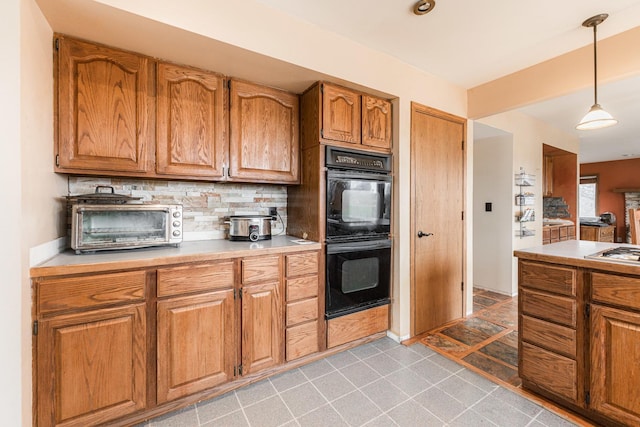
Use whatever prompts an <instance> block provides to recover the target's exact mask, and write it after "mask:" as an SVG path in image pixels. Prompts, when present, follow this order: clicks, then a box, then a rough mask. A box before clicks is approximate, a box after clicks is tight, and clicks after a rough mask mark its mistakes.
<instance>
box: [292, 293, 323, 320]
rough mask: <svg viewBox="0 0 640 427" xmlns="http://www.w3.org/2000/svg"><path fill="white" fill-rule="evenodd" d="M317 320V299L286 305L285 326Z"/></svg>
mask: <svg viewBox="0 0 640 427" xmlns="http://www.w3.org/2000/svg"><path fill="white" fill-rule="evenodd" d="M317 318H318V298H310V299H305V300H302V301H296V302H291V303H289V304H287V326H294V325H297V324H298V323H303V322H308V321H309V320H314V319H317Z"/></svg>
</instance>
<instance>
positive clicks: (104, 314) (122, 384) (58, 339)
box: [35, 304, 147, 426]
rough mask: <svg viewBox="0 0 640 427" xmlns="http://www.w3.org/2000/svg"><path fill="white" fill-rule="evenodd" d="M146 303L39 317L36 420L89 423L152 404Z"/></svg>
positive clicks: (46, 423)
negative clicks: (148, 389)
mask: <svg viewBox="0 0 640 427" xmlns="http://www.w3.org/2000/svg"><path fill="white" fill-rule="evenodd" d="M145 322H146V318H145V305H144V304H133V305H125V306H122V307H118V308H101V309H98V310H91V311H86V312H81V313H74V314H63V315H59V316H55V317H52V318H50V319H46V320H42V321H39V322H38V335H37V336H36V341H37V344H36V345H37V349H38V351H37V354H36V356H35V360H36V365H37V368H36V376H37V383H36V390H37V396H36V405H37V413H36V419H35V425H38V426H53V425H65V426H88V425H97V424H100V423H103V422H106V421H109V420H112V419H116V418H120V417H122V416H125V415H127V414H131V413H134V412H136V411H139V410H142V409H144V407H145V405H146V382H147V371H146V355H147V348H146V323H145Z"/></svg>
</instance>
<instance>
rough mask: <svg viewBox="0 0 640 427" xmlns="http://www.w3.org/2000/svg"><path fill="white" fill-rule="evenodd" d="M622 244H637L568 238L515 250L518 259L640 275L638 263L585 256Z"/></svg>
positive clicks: (514, 253)
mask: <svg viewBox="0 0 640 427" xmlns="http://www.w3.org/2000/svg"><path fill="white" fill-rule="evenodd" d="M620 246H636V247H637V245H628V244H624V243H603V242H592V241H586V240H568V241H564V242H559V243H552V244H550V245H542V246H536V247H532V248H527V249H518V250H514V251H513V255H514V256H515V257H517V258H518V259H523V260H528V261H540V262H548V263H553V264H562V265H569V266H573V267H581V268H588V269H592V270H600V271H610V272H615V273H622V274H632V275H640V263H639V264H638V265H633V264H628V263H623V262H611V261H604V260H602V261H601V260H596V259H589V258H585V256H587V255H591V254H594V253H596V252H599V251H602V250H606V249H611V248H616V247H620Z"/></svg>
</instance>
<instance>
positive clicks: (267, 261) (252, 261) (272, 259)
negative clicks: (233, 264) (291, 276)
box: [242, 256, 280, 285]
mask: <svg viewBox="0 0 640 427" xmlns="http://www.w3.org/2000/svg"><path fill="white" fill-rule="evenodd" d="M273 280H280V257H279V256H266V257H259V258H245V259H243V260H242V283H243V284H245V285H246V284H249V283H264V282H269V281H273Z"/></svg>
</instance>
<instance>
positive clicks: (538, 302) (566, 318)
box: [520, 289, 577, 328]
mask: <svg viewBox="0 0 640 427" xmlns="http://www.w3.org/2000/svg"><path fill="white" fill-rule="evenodd" d="M520 303H521V306H520V307H521V308H522V313H524V314H528V315H530V316H533V317H537V318H539V319H544V320H548V321H550V322H555V323H560V324H561V325H565V326H570V327H572V328H575V327H576V310H577V306H576V301H575V300H573V299H571V298H567V297H560V296H556V295H549V294H544V293H541V292H535V291H531V290H529V289H521V290H520Z"/></svg>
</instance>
